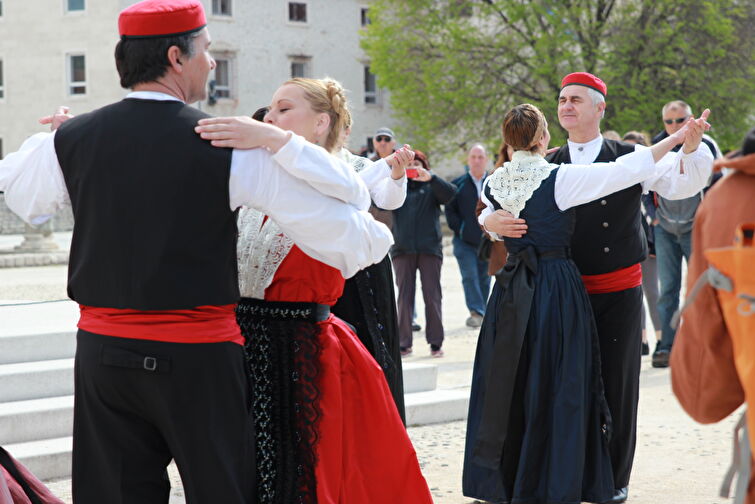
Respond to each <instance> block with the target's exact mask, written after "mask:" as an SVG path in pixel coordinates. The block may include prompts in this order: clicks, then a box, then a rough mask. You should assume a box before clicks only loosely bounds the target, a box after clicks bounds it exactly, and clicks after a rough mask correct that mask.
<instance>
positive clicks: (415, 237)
mask: <svg viewBox="0 0 755 504" xmlns="http://www.w3.org/2000/svg"><path fill="white" fill-rule="evenodd" d="M406 171H407V177H409V182H408V184H407V191H406V201H405V202H404V205H403V206H402V207H400V208H398V209H396V210H394V223H393V238H394V240H395V243H394V245H393V248H392V249H391V259H393V269H394V271H395V273H396V285H397V287H398V303H397V304H398V332H399V342H400V343H399V344H400V346H401V355H403V356H406V355H409V354H411V353H412V314H413V311H414V293H415V285H416V281H417V270H419V275H420V280H421V282H422V296H423V298H424V300H425V324H426V327H425V338H426V339H427V342H428V343H429V344H430V354H431V355H432V356H433V357H443V350H442V348H441V347H442V346H443V319H442V310H441V300H442V295H441V287H440V269H441V265H442V264H443V250H442V243H441V239H442V236H441V232H440V205H442V204H446V203H448V202H449V201H451V198H453V197H454V194H456V186H455V185H453V184H451V183H450V182H446V181H445V180H443V179H442V178H440V177H438V176H437V175H434V174H432V173H430V165H429V163H428V161H427V156H425V154H424V153H422V152H420V151H415V153H414V160H413V161H412V163H411V164H410V165H409V168H407V170H406Z"/></svg>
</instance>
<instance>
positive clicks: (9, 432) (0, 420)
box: [0, 395, 73, 445]
mask: <svg viewBox="0 0 755 504" xmlns="http://www.w3.org/2000/svg"><path fill="white" fill-rule="evenodd" d="M72 432H73V396H72V395H70V396H63V397H49V398H46V399H32V400H30V401H14V402H5V403H0V444H2V445H5V444H8V443H23V442H27V441H37V440H40V439H51V438H59V437H65V436H70V435H71V433H72Z"/></svg>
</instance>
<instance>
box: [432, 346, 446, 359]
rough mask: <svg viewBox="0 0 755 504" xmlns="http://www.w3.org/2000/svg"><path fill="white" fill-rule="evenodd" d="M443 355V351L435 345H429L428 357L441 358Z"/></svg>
mask: <svg viewBox="0 0 755 504" xmlns="http://www.w3.org/2000/svg"><path fill="white" fill-rule="evenodd" d="M443 355H445V354H444V353H443V349H442V348H441V347H439V346H436V345H430V356H431V357H443Z"/></svg>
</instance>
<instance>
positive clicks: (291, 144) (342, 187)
mask: <svg viewBox="0 0 755 504" xmlns="http://www.w3.org/2000/svg"><path fill="white" fill-rule="evenodd" d="M273 159H275V161H276V162H277V163H278V164H279V165H280V166H281V167H283V169H284V170H286V171H287V172H288V173H290V174H291V175H293V176H294V177H296V178H298V179H300V180H304V181H306V182H307V183H308V184H309V185H311V186H312V187H314V188H315V189H317V190H318V191H319V192H320V193H322V194H326V195H328V196H332V197H334V198H337V199H340V200H341V201H345V202H347V203H351V204H352V205H354V206H356V207H357V208H359V209H360V210H367V209H368V208H370V194H369V192H368V191H367V186H365V184H364V182H362V179H361V178H360V177H358V176H357V174H356V172H355V171H354V168H353V167H352V166H351V165H349V164H348V163H346V162H345V161H343V160H342V159H339V158H337V157H336V156H333V155H331V154H330V153H329V152H328V151H326V150H325V149H323V148H322V147H318V146H317V145H314V144H312V143H310V142H308V141H306V140H305V139H304V138H302V137H300V136H299V135H296V134H294V133H291V139H290V140H289V141H288V142H287V143H286V145H284V146H283V147H281V149H280V150H279V151H278V152H277V153H275V154H274V155H273Z"/></svg>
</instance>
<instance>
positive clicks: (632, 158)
mask: <svg viewBox="0 0 755 504" xmlns="http://www.w3.org/2000/svg"><path fill="white" fill-rule="evenodd" d="M655 174H656V165H655V163H654V162H653V155H652V153H651V152H650V150H649V149H642V150H635V151H634V152H632V153H629V154H626V155H624V156H620V157H618V158H616V161H613V162H611V163H593V164H589V165H574V164H562V165H561V167H560V168H559V169H558V173H556V183H555V187H554V190H553V192H554V196H555V199H556V205H558V208H560V209H561V210H566V209H567V208H571V207H574V206H577V205H581V204H583V203H588V202H590V201H594V200H596V199H598V198H601V197H603V196H608V195H609V194H612V193H615V192H616V191H620V190H622V189H626V188H627V187H631V186H633V185H634V184H639V183H640V182H642V181H643V180H646V179H648V178H651V177H652V176H654V175H655Z"/></svg>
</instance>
